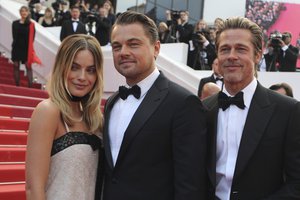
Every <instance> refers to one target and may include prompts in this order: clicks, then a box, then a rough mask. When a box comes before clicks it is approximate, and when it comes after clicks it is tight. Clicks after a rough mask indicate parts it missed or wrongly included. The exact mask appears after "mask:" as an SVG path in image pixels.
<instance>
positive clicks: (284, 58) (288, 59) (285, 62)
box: [278, 45, 299, 72]
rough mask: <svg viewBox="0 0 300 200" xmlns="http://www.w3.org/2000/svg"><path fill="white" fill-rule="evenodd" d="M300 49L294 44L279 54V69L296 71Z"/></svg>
mask: <svg viewBox="0 0 300 200" xmlns="http://www.w3.org/2000/svg"><path fill="white" fill-rule="evenodd" d="M298 54H299V49H298V48H297V47H294V46H293V45H289V48H288V49H287V50H286V51H285V53H284V55H283V51H282V50H281V53H280V54H279V58H278V59H279V71H282V72H294V71H296V65H297V59H298Z"/></svg>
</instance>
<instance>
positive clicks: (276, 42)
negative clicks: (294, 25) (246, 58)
mask: <svg viewBox="0 0 300 200" xmlns="http://www.w3.org/2000/svg"><path fill="white" fill-rule="evenodd" d="M273 35H274V36H273V37H271V38H270V40H269V41H268V43H267V46H268V49H267V52H266V54H265V55H264V57H265V59H266V63H267V71H277V70H278V71H282V72H295V71H296V65H297V59H298V54H299V49H298V48H297V47H295V46H293V45H292V44H291V40H292V34H291V33H290V32H283V33H282V34H281V33H279V32H276V33H274V34H273ZM276 64H278V68H277V67H276Z"/></svg>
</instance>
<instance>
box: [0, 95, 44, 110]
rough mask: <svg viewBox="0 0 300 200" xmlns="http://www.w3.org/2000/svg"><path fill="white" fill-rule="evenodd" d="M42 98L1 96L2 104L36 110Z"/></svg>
mask: <svg viewBox="0 0 300 200" xmlns="http://www.w3.org/2000/svg"><path fill="white" fill-rule="evenodd" d="M42 100H43V99H42V98H37V97H26V96H18V95H11V94H0V104H5V105H16V106H26V107H33V108H35V107H36V106H37V104H38V103H39V102H41V101H42Z"/></svg>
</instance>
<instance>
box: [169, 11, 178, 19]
mask: <svg viewBox="0 0 300 200" xmlns="http://www.w3.org/2000/svg"><path fill="white" fill-rule="evenodd" d="M179 18H180V11H179V10H171V19H172V20H177V19H179Z"/></svg>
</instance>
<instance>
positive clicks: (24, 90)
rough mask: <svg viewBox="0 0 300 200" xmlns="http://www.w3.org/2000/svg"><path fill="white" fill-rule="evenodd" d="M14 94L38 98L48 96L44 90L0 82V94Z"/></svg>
mask: <svg viewBox="0 0 300 200" xmlns="http://www.w3.org/2000/svg"><path fill="white" fill-rule="evenodd" d="M1 93H4V94H14V95H20V96H31V97H38V98H45V99H46V98H48V94H47V92H46V91H45V90H41V89H35V88H28V87H17V86H15V85H5V84H0V94H1Z"/></svg>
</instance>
